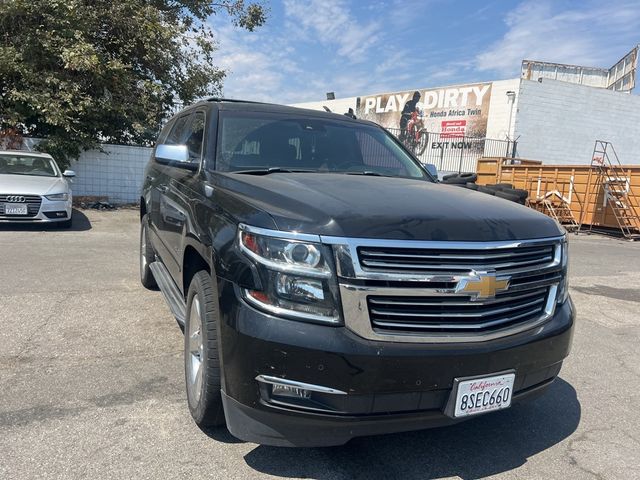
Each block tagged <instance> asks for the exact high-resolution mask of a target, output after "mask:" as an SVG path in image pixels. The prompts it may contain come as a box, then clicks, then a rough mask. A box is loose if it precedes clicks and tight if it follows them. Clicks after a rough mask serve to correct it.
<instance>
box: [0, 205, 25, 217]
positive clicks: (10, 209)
mask: <svg viewBox="0 0 640 480" xmlns="http://www.w3.org/2000/svg"><path fill="white" fill-rule="evenodd" d="M28 213H29V211H28V210H27V205H26V204H24V203H7V204H6V205H5V206H4V214H5V215H27V214H28Z"/></svg>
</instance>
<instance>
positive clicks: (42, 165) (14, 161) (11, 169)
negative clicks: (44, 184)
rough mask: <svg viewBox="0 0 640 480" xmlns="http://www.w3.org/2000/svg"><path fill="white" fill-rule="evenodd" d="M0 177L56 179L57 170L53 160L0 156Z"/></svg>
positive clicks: (22, 156) (21, 156)
mask: <svg viewBox="0 0 640 480" xmlns="http://www.w3.org/2000/svg"><path fill="white" fill-rule="evenodd" d="M0 175H35V176H37V177H57V176H58V169H57V167H56V165H55V163H54V161H53V160H51V159H50V158H43V157H30V156H27V155H0Z"/></svg>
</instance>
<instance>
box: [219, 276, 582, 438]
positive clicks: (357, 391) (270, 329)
mask: <svg viewBox="0 0 640 480" xmlns="http://www.w3.org/2000/svg"><path fill="white" fill-rule="evenodd" d="M219 285H220V287H221V290H220V291H221V304H220V306H221V313H222V321H221V331H220V341H221V344H220V347H221V349H222V355H221V362H222V371H223V400H224V403H225V415H226V419H227V426H228V428H229V431H230V432H231V433H232V434H233V435H235V436H236V437H238V438H241V439H243V440H247V441H252V442H257V443H262V444H269V445H281V446H330V445H341V444H344V443H345V442H347V441H348V440H350V439H351V438H353V437H357V436H362V435H372V434H382V433H392V432H400V431H407V430H416V429H422V428H428V427H436V426H441V425H446V424H451V423H455V422H456V421H458V420H453V419H451V418H449V417H447V416H445V414H444V413H443V410H444V408H445V405H446V403H447V400H448V398H449V394H450V392H451V389H452V386H453V381H454V379H455V378H458V377H467V376H474V375H487V374H492V373H495V372H501V371H505V370H511V369H514V370H515V372H516V380H515V385H514V396H513V400H514V401H520V400H522V399H524V398H526V397H529V396H532V395H534V394H536V393H540V392H541V391H542V390H544V388H545V387H547V386H548V385H549V384H550V383H551V382H552V381H553V379H554V378H555V377H556V376H557V375H558V373H559V371H560V367H561V365H562V361H563V359H564V358H565V357H566V356H567V355H568V354H569V351H570V347H571V340H572V335H573V324H574V319H575V312H574V308H573V304H572V303H571V301H570V300H569V301H567V302H566V303H565V304H564V305H563V306H561V307H559V308H557V309H556V313H555V315H554V316H553V317H552V318H551V319H550V320H548V321H547V322H546V323H544V324H543V325H541V326H539V327H537V328H535V329H532V330H529V331H526V332H522V333H520V334H517V335H511V336H508V337H504V338H500V339H495V340H491V341H486V342H474V343H455V344H415V343H413V344H412V343H394V342H380V341H372V340H367V339H364V338H362V337H359V336H357V335H356V334H354V333H353V332H351V331H350V330H348V329H346V328H345V327H328V326H323V325H315V324H308V323H303V322H297V321H292V320H285V319H282V318H277V317H273V316H270V315H268V314H265V313H262V312H260V311H258V310H255V309H254V308H252V307H250V306H249V305H247V304H246V303H244V302H243V301H242V300H239V299H238V298H237V296H236V294H235V290H234V287H233V285H232V284H231V283H228V282H226V281H223V280H221V281H220V284H219ZM258 375H268V376H270V377H280V378H286V379H290V380H294V381H297V382H304V383H308V384H313V385H319V386H325V387H330V388H332V389H335V390H338V391H342V392H345V393H346V394H344V395H332V394H321V395H317V396H315V397H314V398H313V401H304V400H303V401H300V402H292V403H289V404H283V403H282V402H280V401H275V398H274V397H270V395H269V390H268V389H265V387H264V385H263V384H261V383H260V382H258V381H256V377H257V376H258ZM294 403H295V404H294Z"/></svg>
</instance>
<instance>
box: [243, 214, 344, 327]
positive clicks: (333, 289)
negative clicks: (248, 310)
mask: <svg viewBox="0 0 640 480" xmlns="http://www.w3.org/2000/svg"><path fill="white" fill-rule="evenodd" d="M278 235H280V236H278ZM285 235H286V234H284V233H283V232H278V231H271V230H264V229H259V228H254V227H249V226H246V225H241V226H240V229H239V231H238V244H239V247H240V250H241V251H242V252H243V253H244V254H245V255H246V256H247V257H249V258H250V259H252V260H254V263H255V265H256V267H257V270H258V273H259V275H260V283H261V284H262V285H264V288H262V289H261V290H250V289H244V290H243V291H242V293H243V296H244V298H245V300H247V301H248V302H249V303H251V304H252V305H254V306H256V307H258V308H261V309H263V310H266V311H267V312H269V313H273V314H275V315H279V316H282V317H287V318H292V319H296V320H307V321H312V322H321V323H330V324H340V323H341V318H340V312H339V308H338V304H339V302H338V286H337V281H336V276H335V269H334V266H333V263H332V260H331V258H332V256H331V250H330V247H328V246H327V245H323V244H321V243H319V242H314V241H309V240H308V238H307V237H308V236H305V235H291V237H292V238H284V237H285ZM286 236H287V237H288V236H289V235H286Z"/></svg>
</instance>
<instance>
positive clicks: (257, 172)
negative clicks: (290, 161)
mask: <svg viewBox="0 0 640 480" xmlns="http://www.w3.org/2000/svg"><path fill="white" fill-rule="evenodd" d="M313 172H317V170H309V169H301V168H281V167H271V168H262V169H256V170H237V171H235V172H233V173H243V174H245V175H269V174H271V173H313Z"/></svg>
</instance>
